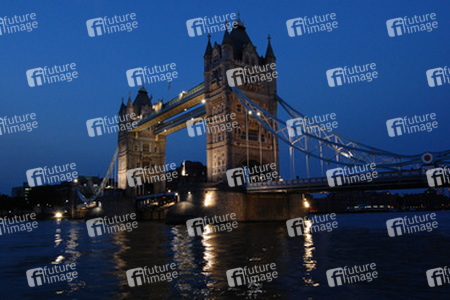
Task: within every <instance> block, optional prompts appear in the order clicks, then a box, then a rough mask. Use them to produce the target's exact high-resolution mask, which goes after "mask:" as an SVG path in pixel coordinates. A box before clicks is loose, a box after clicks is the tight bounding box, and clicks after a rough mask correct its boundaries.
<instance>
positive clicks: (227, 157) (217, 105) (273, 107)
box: [204, 19, 279, 181]
mask: <svg viewBox="0 0 450 300" xmlns="http://www.w3.org/2000/svg"><path fill="white" fill-rule="evenodd" d="M275 62H276V58H275V55H274V52H273V49H272V46H271V44H270V36H269V42H268V45H267V50H266V54H265V56H264V57H263V56H259V55H258V52H257V51H256V47H255V46H254V45H253V43H252V41H251V40H250V38H249V36H248V35H247V32H246V28H245V26H244V24H243V23H242V22H241V20H240V19H238V20H237V26H236V25H235V28H233V30H232V31H231V32H228V31H225V33H224V36H223V40H222V43H221V44H218V43H216V42H215V43H214V46H212V45H211V41H210V36H208V44H207V46H206V51H205V54H204V65H205V69H204V82H205V83H204V84H205V100H206V104H205V106H206V115H207V118H208V119H209V118H212V117H214V116H217V118H219V117H220V119H222V120H223V118H224V117H227V116H228V117H230V116H231V114H232V113H233V114H235V115H236V117H235V121H237V123H238V124H239V126H238V127H237V128H234V129H233V130H232V131H222V132H218V133H217V132H207V142H206V143H207V144H206V148H207V150H206V152H207V168H208V181H220V180H223V179H225V178H226V174H225V172H226V171H227V170H229V169H233V168H237V167H241V166H250V167H252V166H254V165H266V164H270V163H276V166H277V171H279V169H278V166H279V164H278V139H277V138H276V137H275V136H273V135H272V134H271V133H270V132H269V131H267V130H266V129H265V128H264V127H262V126H261V125H260V124H259V123H258V122H257V120H256V119H255V118H254V117H253V116H252V115H250V114H249V113H248V112H247V109H246V108H245V107H244V106H243V105H242V104H241V102H240V101H239V99H238V98H237V97H236V95H235V94H234V93H233V91H232V90H231V88H230V87H229V85H228V82H227V76H226V72H227V70H229V69H234V68H239V67H240V68H244V67H249V68H250V67H254V66H264V65H267V64H270V63H275ZM238 88H239V89H240V90H241V91H242V92H243V93H244V94H245V95H246V96H247V97H248V98H250V99H252V100H253V101H254V102H255V103H257V104H258V105H259V106H261V107H262V108H263V109H265V110H266V111H268V112H270V113H271V114H273V115H275V116H276V115H277V99H276V91H277V84H276V79H275V78H274V79H273V80H272V81H271V82H268V81H264V82H260V83H245V84H244V85H241V86H239V87H238Z"/></svg>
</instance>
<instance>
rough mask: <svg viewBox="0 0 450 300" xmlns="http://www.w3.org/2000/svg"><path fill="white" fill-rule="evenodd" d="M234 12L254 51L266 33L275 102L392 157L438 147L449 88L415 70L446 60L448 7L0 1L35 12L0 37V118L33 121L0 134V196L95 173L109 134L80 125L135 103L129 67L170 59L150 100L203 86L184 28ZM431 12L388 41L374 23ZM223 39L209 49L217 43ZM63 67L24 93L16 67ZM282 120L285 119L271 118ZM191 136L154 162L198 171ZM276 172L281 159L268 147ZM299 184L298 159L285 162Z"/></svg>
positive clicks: (199, 145) (5, 9) (174, 140)
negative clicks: (96, 31) (347, 76)
mask: <svg viewBox="0 0 450 300" xmlns="http://www.w3.org/2000/svg"><path fill="white" fill-rule="evenodd" d="M233 12H235V13H237V12H240V13H241V17H242V20H243V21H244V23H245V25H246V27H247V32H248V34H249V36H250V38H251V39H252V41H253V43H254V45H255V46H257V50H258V51H259V53H260V54H263V55H264V54H265V51H266V47H267V35H268V34H271V36H272V45H273V49H274V52H275V55H276V57H277V69H278V73H279V78H278V94H279V95H280V96H281V97H282V98H284V99H285V100H287V101H288V102H289V103H290V104H291V105H293V106H294V107H296V108H297V109H298V110H300V111H301V112H303V113H304V114H306V115H319V114H326V113H336V114H337V121H338V122H339V127H338V129H337V130H336V131H337V132H339V133H341V134H343V135H345V136H348V137H350V138H352V139H354V140H356V141H360V142H363V143H365V144H369V145H372V146H375V147H379V148H382V149H386V150H389V151H392V152H398V153H404V154H417V153H423V152H425V151H442V150H446V149H449V148H450V141H449V139H448V132H449V130H450V122H449V121H448V115H449V114H450V105H449V103H448V102H449V100H450V99H449V98H450V97H449V94H450V85H443V86H438V87H434V88H430V87H429V86H428V84H427V80H426V75H425V72H426V70H428V69H432V68H437V67H444V66H448V65H449V63H450V60H449V57H448V54H449V53H450V39H449V36H450V2H449V1H444V0H442V1H406V0H405V1H380V0H377V1H357V0H355V1H283V2H282V3H281V2H276V1H241V0H237V1H235V0H230V1H225V2H224V1H220V2H217V1H203V2H200V1H195V2H192V1H184V2H183V3H181V1H144V0H142V1H141V0H137V1H8V3H7V2H6V1H3V2H2V3H1V4H0V15H1V17H3V16H8V17H13V16H14V15H23V14H27V13H36V15H37V21H38V28H37V29H35V30H33V31H32V32H19V33H15V34H3V35H2V36H0V61H1V67H0V76H1V80H0V95H1V102H0V115H1V116H2V117H3V116H8V117H11V116H14V115H23V114H26V113H36V114H37V120H38V122H39V126H38V128H37V129H35V130H33V131H32V132H30V133H28V132H20V133H15V134H7V135H5V134H4V135H1V136H0V145H1V148H0V149H1V150H0V151H1V156H0V170H1V171H0V193H7V194H10V192H11V187H13V186H20V185H21V184H22V183H23V182H24V181H26V175H25V172H26V170H28V169H32V168H37V167H43V166H46V165H47V166H51V165H55V164H58V165H59V164H65V163H71V162H75V163H76V164H77V169H78V172H79V173H80V174H82V175H99V176H103V175H104V173H105V172H106V169H107V167H108V164H109V162H110V160H111V157H112V155H113V152H114V150H115V147H116V144H117V136H116V135H112V134H110V135H103V136H100V137H94V138H91V137H89V136H88V134H87V129H86V120H88V119H92V118H96V117H104V116H113V115H115V114H116V113H117V112H118V109H119V106H120V103H121V97H122V96H125V97H128V93H129V91H131V93H132V98H133V99H134V97H135V96H136V93H137V90H138V88H130V87H129V86H128V84H127V80H126V76H125V72H126V70H128V69H132V68H136V67H139V66H145V65H148V66H151V65H155V64H157V65H161V64H166V63H172V62H174V63H176V66H177V71H178V73H179V78H178V79H176V80H174V81H173V82H172V86H171V90H170V91H168V89H167V83H166V82H163V83H154V84H151V85H147V89H148V90H149V93H152V94H153V96H154V99H157V98H162V97H164V99H166V100H169V99H171V98H172V97H174V96H175V95H177V94H178V93H179V92H180V91H182V90H187V89H189V88H191V87H193V86H194V85H197V84H198V83H200V82H202V81H203V54H204V51H205V47H206V43H207V38H206V36H205V35H203V36H199V37H194V38H191V37H189V36H188V34H187V29H186V20H188V19H192V18H197V17H204V16H208V17H213V16H214V15H223V14H228V13H233ZM433 12H434V13H436V14H437V21H438V24H439V25H438V28H437V29H435V30H433V31H432V32H421V33H416V34H410V35H403V36H401V37H395V38H391V37H389V36H388V34H387V30H386V20H388V19H392V18H397V17H404V16H414V15H424V14H427V13H433ZM129 13H136V15H137V21H138V28H137V29H136V30H134V31H132V32H120V33H116V34H109V35H103V36H99V37H94V38H91V37H89V36H88V33H87V29H86V21H87V20H89V19H93V18H97V17H104V16H109V17H111V16H114V15H124V14H129ZM327 13H335V14H336V15H337V21H338V23H339V25H338V28H337V29H336V30H334V31H332V32H330V33H328V32H323V33H316V34H311V35H303V36H301V37H293V38H291V37H289V35H288V33H287V29H286V21H287V20H288V19H292V18H298V17H304V16H314V15H322V14H327ZM222 37H223V32H220V33H215V34H213V36H212V41H213V42H214V41H218V42H219V43H220V42H221V41H222ZM72 62H75V63H76V65H77V71H78V73H79V78H78V79H76V80H74V81H72V82H70V83H67V82H62V83H55V84H47V85H43V86H38V87H33V88H31V87H29V86H28V84H27V78H26V70H28V69H33V68H37V67H43V66H52V65H55V64H56V65H62V64H68V63H72ZM372 62H375V63H376V65H377V71H378V73H379V78H378V79H376V80H374V81H373V82H371V83H358V84H351V85H344V86H340V87H335V88H330V87H329V86H328V84H327V79H326V75H325V72H326V70H328V69H332V68H337V67H341V66H342V67H343V66H352V65H354V64H358V65H361V64H367V63H372ZM433 112H434V113H436V114H437V120H438V122H439V127H438V129H436V130H434V131H432V132H430V133H428V132H424V133H417V134H410V135H403V136H400V137H395V138H391V137H389V136H388V134H387V129H386V124H385V123H386V120H388V119H392V118H396V117H401V116H414V115H422V114H426V113H433ZM281 117H283V118H284V119H287V118H286V117H285V116H281ZM205 149H206V143H205V139H204V138H203V137H197V138H195V139H194V138H190V137H189V136H188V134H187V132H186V130H183V131H180V132H177V133H175V134H173V135H170V136H169V137H168V143H167V150H166V161H167V162H168V163H171V162H175V163H176V164H177V165H178V164H179V163H180V162H182V161H183V160H184V159H189V160H198V161H202V162H204V163H205V160H206V151H205ZM280 151H281V152H280V153H281V154H280V162H281V169H282V175H283V176H284V177H287V176H288V174H289V169H288V166H289V164H288V151H287V147H285V146H281V147H280ZM297 159H298V162H297V173H298V174H299V175H300V176H304V174H305V172H304V171H303V169H304V158H303V157H302V156H300V155H297Z"/></svg>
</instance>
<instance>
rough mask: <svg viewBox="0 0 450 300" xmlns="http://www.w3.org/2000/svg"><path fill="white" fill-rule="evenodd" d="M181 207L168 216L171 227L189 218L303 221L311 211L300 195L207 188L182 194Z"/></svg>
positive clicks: (174, 209)
mask: <svg viewBox="0 0 450 300" xmlns="http://www.w3.org/2000/svg"><path fill="white" fill-rule="evenodd" d="M180 200H181V202H180V203H178V204H177V205H176V206H178V205H184V206H185V207H188V208H189V209H188V211H183V210H182V209H178V208H177V207H176V206H175V207H174V208H173V209H171V211H169V213H168V217H167V221H168V222H169V223H183V222H185V221H186V220H187V219H189V218H194V217H204V216H214V215H216V216H222V215H226V214H231V213H234V214H236V219H237V221H248V222H250V221H283V222H284V221H286V220H288V219H292V218H298V217H304V216H306V215H307V213H308V210H307V209H306V208H305V207H304V205H303V202H304V201H303V194H301V193H275V192H274V193H246V192H245V191H243V190H223V189H220V188H219V187H205V188H200V189H198V190H195V191H190V192H186V193H180Z"/></svg>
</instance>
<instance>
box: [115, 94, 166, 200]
mask: <svg viewBox="0 0 450 300" xmlns="http://www.w3.org/2000/svg"><path fill="white" fill-rule="evenodd" d="M158 104H159V102H158ZM158 104H156V105H152V96H150V97H149V96H148V93H147V90H146V89H145V88H144V87H141V88H140V89H139V92H138V95H137V96H136V98H135V100H134V102H132V101H131V93H130V96H129V98H128V103H127V105H125V104H124V103H123V100H122V105H121V106H120V110H119V128H131V123H132V122H133V118H134V119H135V120H136V121H140V120H142V119H144V118H145V117H147V116H148V115H149V114H150V113H152V112H153V111H154V110H155V109H158ZM118 143H119V170H118V173H119V174H118V175H119V176H118V181H119V182H118V187H119V188H120V189H126V190H127V196H136V195H139V194H140V195H142V194H147V193H161V192H164V191H165V181H155V182H154V183H145V184H143V185H142V186H136V187H130V186H129V185H128V183H127V171H128V170H131V169H135V168H145V167H146V168H153V167H154V166H159V167H161V166H164V164H165V151H166V137H165V136H163V135H157V134H155V133H154V132H153V128H152V127H150V128H147V129H145V130H142V131H139V132H129V131H126V130H119V140H118Z"/></svg>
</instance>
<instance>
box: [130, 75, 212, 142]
mask: <svg viewBox="0 0 450 300" xmlns="http://www.w3.org/2000/svg"><path fill="white" fill-rule="evenodd" d="M204 99H205V87H204V83H203V82H202V83H200V84H199V85H197V86H195V87H193V88H192V89H190V90H189V91H187V92H185V93H183V94H182V96H181V97H180V96H177V97H175V98H173V99H172V100H170V101H169V102H167V103H165V104H164V105H163V108H162V110H161V111H160V112H158V113H157V112H154V113H152V114H150V115H149V116H147V117H146V118H145V119H143V120H141V121H140V122H139V123H138V124H137V125H136V127H135V128H134V129H133V130H132V131H134V132H139V131H142V130H145V129H147V128H149V127H152V126H155V125H156V126H155V130H156V131H157V132H156V133H159V134H162V135H167V134H170V133H172V132H175V131H177V130H180V129H182V128H184V127H186V121H187V120H189V119H190V118H198V117H203V116H204V115H206V111H205V110H204V109H205V108H204V105H201V104H203V103H202V100H204ZM195 106H199V108H196V109H194V110H193V111H189V112H187V113H184V112H186V111H187V110H188V109H192V108H194V107H195ZM202 107H203V110H202V109H201V108H202ZM180 114H181V116H177V115H180ZM173 117H175V118H174V119H172V120H171V118H173Z"/></svg>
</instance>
